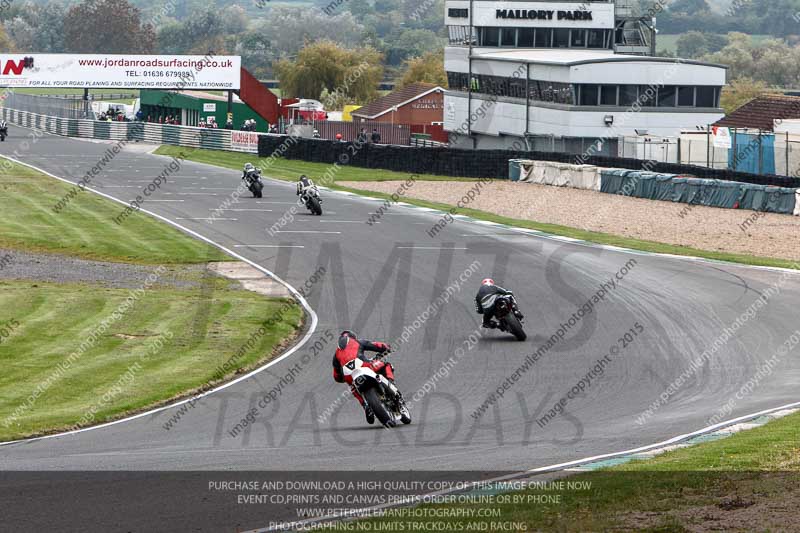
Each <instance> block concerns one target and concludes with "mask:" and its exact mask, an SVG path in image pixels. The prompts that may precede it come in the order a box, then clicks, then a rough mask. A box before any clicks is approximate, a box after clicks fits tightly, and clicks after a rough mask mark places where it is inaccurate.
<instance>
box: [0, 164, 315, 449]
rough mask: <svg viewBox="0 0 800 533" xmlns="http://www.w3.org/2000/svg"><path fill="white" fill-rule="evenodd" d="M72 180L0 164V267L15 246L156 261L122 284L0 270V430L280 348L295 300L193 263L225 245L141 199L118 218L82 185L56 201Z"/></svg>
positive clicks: (148, 395) (131, 400)
mask: <svg viewBox="0 0 800 533" xmlns="http://www.w3.org/2000/svg"><path fill="white" fill-rule="evenodd" d="M70 187H71V186H69V185H67V184H64V183H62V182H59V181H57V180H54V179H52V178H49V177H47V176H45V175H42V174H40V173H38V172H36V171H33V170H32V169H29V168H27V167H24V166H20V165H13V166H12V167H10V168H9V169H8V171H6V172H4V173H2V174H0V248H6V249H10V252H9V254H7V255H2V257H0V260H1V261H2V262H0V270H1V269H3V268H4V267H5V266H6V265H7V264H8V262H7V261H8V260H9V256H10V261H13V260H14V259H13V253H14V251H16V250H28V251H38V252H58V253H60V254H65V255H69V256H78V257H82V258H86V259H100V260H106V261H115V262H120V263H136V264H141V265H159V267H158V268H155V267H154V268H153V273H152V274H151V276H150V278H148V280H151V278H152V280H151V281H150V283H148V284H143V285H140V286H137V285H136V284H132V288H131V289H121V288H109V287H107V286H105V285H101V284H99V283H92V282H87V283H50V282H41V281H34V280H24V279H22V280H20V279H10V280H2V279H0V368H2V369H3V371H2V372H0V441H4V440H13V439H18V438H24V437H29V436H34V435H39V434H43V433H51V432H54V431H59V430H64V429H69V428H73V427H76V426H79V427H86V426H89V425H93V424H97V423H100V422H105V421H108V420H112V419H114V418H118V417H120V416H123V415H125V414H129V413H131V412H135V411H138V410H141V409H144V408H147V407H151V406H154V405H157V404H160V403H164V402H166V401H169V400H171V399H174V398H176V397H179V396H183V395H186V394H187V393H189V392H191V391H193V390H196V389H199V388H207V387H208V385H209V384H214V383H217V382H220V381H224V380H226V379H228V378H230V377H231V376H232V375H234V374H236V373H240V372H243V371H245V370H247V369H249V368H253V367H256V366H258V365H259V364H261V363H262V362H263V361H265V360H267V359H268V358H270V357H271V356H272V355H274V354H276V353H278V352H279V351H280V350H281V349H282V348H283V347H284V346H285V345H286V344H287V343H289V342H290V341H291V340H292V339H293V338H294V336H295V335H296V334H297V332H298V330H299V328H300V327H301V326H302V320H303V311H302V309H301V308H300V307H299V305H297V304H296V302H294V300H291V299H283V298H265V297H264V296H262V295H260V294H256V293H254V292H251V291H247V290H243V289H242V288H240V287H239V285H238V284H235V283H232V282H230V281H229V280H227V279H225V278H222V277H217V276H214V275H210V276H207V275H205V274H204V273H203V269H198V268H197V267H192V266H190V265H191V264H193V263H197V264H205V263H207V262H211V261H220V260H225V259H229V258H228V257H227V256H226V255H225V254H223V253H222V252H220V251H219V250H217V249H216V248H214V247H212V246H209V245H207V244H205V243H203V242H200V241H198V240H195V239H192V238H190V237H188V236H187V235H184V234H183V233H181V232H180V231H178V230H176V229H174V228H172V227H170V226H168V225H167V224H164V223H162V222H160V221H157V220H156V219H153V218H151V217H149V216H147V215H144V214H141V213H136V214H134V215H132V216H131V217H130V218H129V219H128V220H126V221H125V224H123V225H117V224H114V223H113V222H112V221H111V218H112V217H113V216H114V215H115V214H116V213H118V212H119V210H120V209H121V206H120V205H118V204H116V203H114V202H111V201H109V200H107V199H104V198H101V197H99V196H97V195H94V194H92V193H90V192H82V193H79V194H78V195H77V196H76V197H75V198H73V200H72V202H71V203H70V204H69V206H68V207H67V208H66V209H65V210H63V211H62V212H60V213H54V212H53V210H52V206H53V205H54V204H55V202H57V201H58V200H59V199H60V198H62V197H63V195H64V194H65V193H66V191H67V190H69V188H70ZM123 268H124V267H123ZM140 270H141V269H140ZM165 274H168V275H165ZM23 275H24V274H23Z"/></svg>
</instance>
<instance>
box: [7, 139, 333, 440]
mask: <svg viewBox="0 0 800 533" xmlns="http://www.w3.org/2000/svg"><path fill="white" fill-rule="evenodd" d="M0 157H4V158H6V159H8V160H9V161H13V162H14V163H17V164H18V165H23V166H26V167H28V168H32V169H33V170H36V171H38V172H41V173H42V174H45V175H46V176H50V177H51V178H54V179H57V180H59V181H63V182H65V183H69V184H70V185H77V184H76V183H75V182H72V181H69V180H67V179H64V178H61V177H59V176H56V175H55V174H51V173H50V172H48V171H46V170H43V169H41V168H39V167H35V166H33V165H29V164H28V163H23V162H22V161H19V160H17V159H14V158H12V157H8V156H7V155H3V154H0ZM92 192H93V193H95V194H97V195H99V196H102V197H104V198H108V199H109V200H113V201H115V202H117V203H120V204H122V205H128V202H126V201H125V200H120V199H119V198H115V197H113V196H111V195H110V194H105V193H103V192H100V191H92ZM139 211H140V212H142V213H147V214H148V215H150V216H152V217H155V218H157V219H158V220H161V221H162V222H166V223H167V224H169V225H171V226H173V227H175V228H178V229H179V230H181V231H183V232H185V233H188V234H189V235H191V236H193V237H196V238H198V239H200V240H201V241H203V242H205V243H207V244H210V245H211V246H214V247H215V248H219V249H220V250H222V251H223V252H225V253H226V254H228V255H230V256H231V257H235V258H236V259H239V260H240V261H244V262H245V263H247V264H248V265H250V266H252V267H253V268H256V269H258V270H260V271H261V272H263V273H264V274H266V275H267V276H269V277H271V278H272V279H274V280H275V281H277V282H278V283H280V284H281V285H283V286H284V287H286V288H287V289H288V290H289V292H291V293H292V295H293V296H294V297H295V299H296V300H297V301H298V302H300V305H302V306H303V308H304V309H305V310H306V311H307V312H308V314H309V316H310V317H311V324H310V326H309V328H308V331H307V332H306V334H305V335H304V336H303V338H302V339H300V341H298V343H297V344H295V345H294V346H292V347H291V348H289V349H288V350H286V352H284V353H283V354H281V355H279V356H278V357H277V358H275V359H273V360H272V361H270V362H268V363H266V364H264V365H262V366H260V367H258V368H256V369H255V370H252V371H251V372H248V373H247V374H244V375H242V376H239V377H238V378H236V379H234V380H231V381H229V382H227V383H223V384H222V385H220V386H219V387H217V388H215V389H211V390H210V391H207V392H204V393H202V394H198V395H196V396H192V397H189V398H185V399H183V400H179V401H177V402H174V403H171V404H168V405H163V406H161V407H157V408H155V409H151V410H149V411H145V412H143V413H139V414H136V415H133V416H129V417H127V418H121V419H119V420H114V421H112V422H106V423H105V424H99V425H97V426H91V427H87V428H81V429H75V430H72V431H66V432H64V433H55V434H53V435H44V436H42V437H34V438H30V439H21V440H12V441H8V442H0V446H8V445H10V444H17V443H21V442H34V441H38V440H46V439H54V438H57V437H63V436H66V435H75V434H77V433H83V432H86V431H95V430H97V429H101V428H105V427H109V426H115V425H117V424H122V423H125V422H130V421H131V420H136V419H137V418H143V417H145V416H149V415H152V414H155V413H160V412H161V411H166V410H167V409H172V408H173V407H178V406H179V405H183V404H185V403H189V402H191V401H193V400H198V399H200V398H204V397H206V396H210V395H211V394H215V393H217V392H219V391H221V390H224V389H227V388H228V387H231V386H233V385H235V384H237V383H239V382H241V381H244V380H246V379H249V378H250V377H252V376H255V375H256V374H259V373H261V372H263V371H264V370H266V369H268V368H270V367H271V366H274V365H276V364H278V363H280V362H281V361H283V360H284V359H286V358H287V357H289V356H290V355H292V354H293V353H295V352H296V351H298V350H299V349H300V348H302V347H303V345H305V343H307V342H308V341H309V339H311V337H312V336H314V334H315V332H316V330H317V324H318V323H319V319H318V318H317V313H316V312H314V309H313V308H312V307H311V305H309V303H308V302H307V301H306V299H305V298H304V297H303V295H302V294H300V293H299V292H298V291H297V289H295V288H294V287H292V286H291V285H290V284H289V283H287V282H285V281H283V279H281V278H279V277H278V276H276V275H275V274H274V273H273V272H272V271H270V270H267V269H266V268H264V267H262V266H261V265H259V264H257V263H255V262H254V261H251V260H250V259H247V258H246V257H244V256H241V255H239V254H237V253H236V252H234V251H233V250H231V249H229V248H226V247H225V246H222V245H221V244H219V243H217V242H215V241H212V240H211V239H209V238H208V237H205V236H203V235H200V234H199V233H197V232H196V231H192V230H190V229H189V228H187V227H186V226H182V225H181V224H178V223H177V222H174V221H172V220H170V219H168V218H166V217H164V216H161V215H159V214H157V213H154V212H152V211H149V210H147V209H139Z"/></svg>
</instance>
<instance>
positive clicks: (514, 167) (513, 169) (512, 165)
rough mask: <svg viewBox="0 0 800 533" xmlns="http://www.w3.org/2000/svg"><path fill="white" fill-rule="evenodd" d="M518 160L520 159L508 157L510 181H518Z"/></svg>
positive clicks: (519, 170)
mask: <svg viewBox="0 0 800 533" xmlns="http://www.w3.org/2000/svg"><path fill="white" fill-rule="evenodd" d="M520 161H522V159H509V160H508V179H510V180H511V181H519V176H520V172H521V169H520V165H519V163H520Z"/></svg>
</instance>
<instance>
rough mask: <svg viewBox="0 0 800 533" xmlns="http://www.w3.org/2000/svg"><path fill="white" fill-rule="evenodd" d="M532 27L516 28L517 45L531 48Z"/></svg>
mask: <svg viewBox="0 0 800 533" xmlns="http://www.w3.org/2000/svg"><path fill="white" fill-rule="evenodd" d="M533 32H534V30H533V28H520V29H519V30H517V46H518V47H520V48H533Z"/></svg>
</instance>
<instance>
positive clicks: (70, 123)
mask: <svg viewBox="0 0 800 533" xmlns="http://www.w3.org/2000/svg"><path fill="white" fill-rule="evenodd" d="M0 116H2V118H3V119H4V120H6V121H7V122H8V123H9V124H16V125H17V126H23V127H29V128H36V129H40V130H42V131H45V132H47V133H52V134H55V135H63V136H65V137H82V138H86V139H102V140H109V141H121V140H129V141H142V142H147V143H152V144H171V145H175V146H186V147H188V148H204V149H210V150H228V151H232V152H247V153H251V154H256V153H258V139H259V137H261V136H263V135H266V134H258V133H252V132H240V131H234V130H219V129H208V128H194V127H191V126H171V125H169V124H155V123H152V122H100V121H98V120H84V119H74V118H59V117H49V116H45V115H37V114H36V113H30V112H28V111H19V110H16V109H9V108H7V107H3V108H0Z"/></svg>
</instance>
